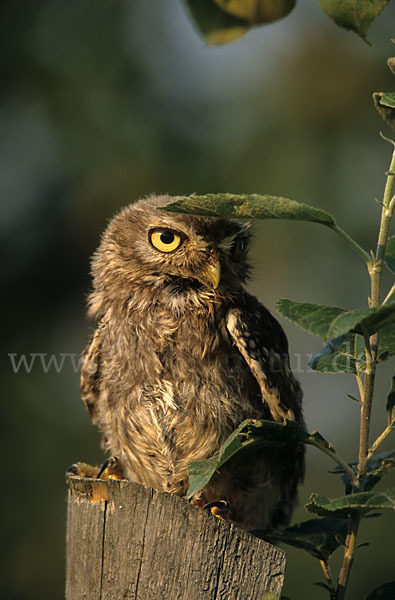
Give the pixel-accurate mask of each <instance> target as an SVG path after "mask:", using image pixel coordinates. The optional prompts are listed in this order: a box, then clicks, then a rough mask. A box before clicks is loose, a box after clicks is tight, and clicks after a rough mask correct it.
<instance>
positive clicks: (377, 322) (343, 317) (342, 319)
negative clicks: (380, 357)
mask: <svg viewBox="0 0 395 600" xmlns="http://www.w3.org/2000/svg"><path fill="white" fill-rule="evenodd" d="M394 322H395V302H392V303H390V304H384V305H383V306H379V307H378V308H360V309H358V310H353V311H350V312H345V313H343V314H339V316H337V317H336V318H335V319H334V320H333V322H332V323H331V324H330V327H329V329H328V332H327V340H329V339H331V338H336V337H338V336H340V335H344V334H345V333H349V332H356V333H360V334H362V335H363V334H364V331H366V333H367V334H368V335H372V334H373V333H377V332H378V331H380V330H381V329H383V328H384V327H388V326H389V325H391V324H392V323H394Z"/></svg>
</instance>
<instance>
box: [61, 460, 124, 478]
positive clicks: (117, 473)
mask: <svg viewBox="0 0 395 600" xmlns="http://www.w3.org/2000/svg"><path fill="white" fill-rule="evenodd" d="M67 473H72V474H73V475H78V476H79V477H91V478H92V479H125V476H124V474H123V469H122V465H121V463H120V462H119V460H118V459H117V457H116V456H110V458H107V460H105V461H104V463H103V464H102V465H101V466H100V467H98V466H97V465H88V463H84V462H76V463H74V464H72V465H71V466H70V467H69V468H68V469H67V470H66V474H67Z"/></svg>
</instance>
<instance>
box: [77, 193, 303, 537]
mask: <svg viewBox="0 0 395 600" xmlns="http://www.w3.org/2000/svg"><path fill="white" fill-rule="evenodd" d="M173 199H174V198H170V197H169V196H157V197H156V196H151V197H149V198H147V199H145V200H141V201H139V202H137V203H135V204H132V205H130V206H128V207H126V208H125V209H123V210H122V211H121V212H120V213H119V214H118V215H117V216H115V218H114V219H113V220H112V221H111V222H110V224H109V226H108V228H107V230H106V231H105V232H104V235H103V237H102V241H101V244H100V246H99V248H98V250H97V252H96V253H95V254H94V257H93V261H92V272H93V292H92V293H91V295H90V298H89V314H90V316H92V317H95V318H96V320H97V328H96V331H95V333H94V335H93V337H92V339H91V342H90V344H89V345H88V347H87V348H86V350H85V353H84V357H83V366H82V375H81V390H82V397H83V401H84V403H85V405H86V407H87V409H88V411H89V414H90V417H91V419H92V421H93V423H95V424H96V425H97V426H98V427H99V429H100V430H101V432H102V433H103V445H104V447H105V448H106V449H107V450H108V451H110V452H111V454H113V455H115V456H116V457H117V458H118V461H119V463H120V465H121V466H122V469H123V473H124V475H125V477H127V478H128V479H130V480H132V481H135V482H138V483H141V484H144V485H148V486H152V487H154V488H156V489H158V490H165V491H167V492H171V493H174V494H178V495H179V496H183V495H185V494H186V491H187V489H188V484H189V482H188V470H187V464H188V463H189V462H191V461H197V460H202V459H207V458H210V457H211V456H213V455H214V454H215V453H217V452H218V450H219V449H220V447H221V445H222V444H223V443H224V441H225V440H226V438H227V437H228V436H229V435H230V434H231V433H232V431H233V430H234V429H235V428H236V427H237V426H238V425H239V424H240V423H241V422H242V421H243V420H244V419H246V418H253V419H266V420H272V421H277V422H283V421H284V419H285V418H287V419H294V420H296V421H298V422H299V423H301V424H302V425H303V417H302V409H301V402H302V392H301V389H300V387H299V384H298V382H297V381H296V379H295V378H294V376H293V374H292V372H291V370H290V367H289V357H288V343H287V338H286V336H285V334H284V332H283V330H282V328H281V326H280V325H279V323H278V322H277V321H276V319H275V318H274V317H273V316H272V315H271V314H270V313H269V311H268V310H267V309H266V308H265V307H264V306H262V304H260V303H259V302H258V300H257V299H256V298H254V296H251V295H250V294H248V293H247V292H246V290H245V289H244V284H245V282H246V280H247V278H248V273H249V265H248V257H247V250H248V244H249V239H250V231H249V227H250V226H249V224H247V223H240V222H238V221H235V220H227V219H222V218H212V217H196V216H190V215H184V214H183V215H181V214H175V213H169V212H165V211H163V210H160V207H161V205H164V204H166V203H168V202H170V201H171V200H173ZM303 472H304V451H303V448H301V447H300V446H295V445H289V446H286V445H275V444H272V445H270V444H268V445H267V446H266V447H264V448H260V449H259V450H256V449H251V450H246V451H244V452H242V453H239V454H237V455H235V456H234V457H233V458H231V459H230V460H229V461H228V462H227V463H225V465H223V466H222V467H221V469H219V470H218V471H217V472H216V473H215V475H214V476H213V477H212V479H211V480H210V482H209V483H208V484H207V485H206V487H205V488H204V489H203V490H202V491H201V492H200V493H199V494H196V496H195V497H194V498H193V500H192V501H193V503H194V504H196V505H198V506H205V505H213V504H215V503H216V502H218V501H219V502H223V503H224V505H225V504H226V506H227V507H228V508H227V514H226V518H228V519H229V520H231V521H233V522H235V523H237V524H239V525H240V526H242V527H244V528H246V529H266V528H268V527H278V526H283V525H286V524H287V523H288V522H289V520H290V517H291V513H292V509H293V507H294V505H295V502H296V496H297V485H298V483H299V482H300V481H301V480H302V478H303Z"/></svg>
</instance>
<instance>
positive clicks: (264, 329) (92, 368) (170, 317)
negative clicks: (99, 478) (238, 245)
mask: <svg viewBox="0 0 395 600" xmlns="http://www.w3.org/2000/svg"><path fill="white" fill-rule="evenodd" d="M136 302H137V301H136V299H134V301H133V302H132V303H129V305H128V306H126V305H123V306H121V307H118V308H116V309H115V308H114V309H110V310H109V311H108V313H107V314H106V315H105V317H103V318H102V320H101V322H100V324H99V325H98V328H97V329H96V332H95V334H94V336H93V338H92V341H91V343H90V345H89V346H88V348H87V350H86V351H85V356H84V360H83V368H82V376H81V390H82V396H83V400H84V402H85V405H86V407H87V409H88V411H89V413H90V415H91V418H92V420H93V421H94V422H95V423H97V424H98V425H99V427H100V428H101V429H102V430H103V432H104V437H105V439H106V440H107V441H108V440H110V442H109V443H110V445H111V437H114V435H113V433H114V432H113V429H114V424H115V425H116V427H115V428H116V430H117V431H118V432H119V430H120V429H122V430H123V431H124V433H123V435H122V436H121V437H122V439H125V441H126V442H127V439H126V438H129V437H131V435H132V429H133V430H134V429H135V430H136V431H139V428H140V427H141V423H138V418H140V419H141V417H142V414H144V415H145V416H144V419H143V421H146V422H147V423H146V424H147V426H148V421H149V419H150V418H151V417H152V418H153V415H155V419H156V420H159V421H160V422H161V423H162V424H163V425H164V424H165V423H166V422H167V421H169V422H171V424H170V425H169V426H168V427H169V430H170V429H171V430H172V434H171V435H172V436H173V437H174V435H175V429H178V431H179V430H180V427H181V428H182V427H183V426H184V425H185V426H187V427H192V428H193V427H194V426H196V428H197V429H199V435H202V433H201V431H202V429H204V428H206V429H207V430H210V431H211V430H212V431H213V448H212V449H211V448H210V451H211V450H212V453H214V452H215V451H216V450H217V449H218V444H219V443H222V442H223V441H224V439H225V438H226V437H227V435H229V434H230V433H231V431H232V430H233V429H234V428H235V427H236V426H237V425H238V424H239V423H240V422H241V421H242V420H243V419H244V418H249V417H250V418H269V419H273V420H275V421H280V422H281V421H283V419H284V418H291V419H292V418H295V419H296V420H298V421H300V422H301V421H302V416H301V399H302V394H301V390H300V387H299V385H298V383H297V381H296V380H295V378H294V376H293V374H292V372H291V370H290V367H289V359H288V344H287V340H286V337H285V334H284V333H283V331H282V328H281V326H280V325H279V323H278V322H277V321H276V320H275V319H274V317H272V315H271V314H270V313H269V311H267V310H266V309H265V308H264V307H263V306H262V305H261V304H260V303H259V302H258V301H257V300H256V299H255V298H254V297H253V296H250V295H249V294H247V293H245V292H242V293H241V294H240V295H239V298H238V300H237V301H235V300H234V299H233V298H232V300H231V301H225V300H222V301H220V302H217V303H216V304H214V309H213V306H211V308H208V307H207V306H205V305H201V307H200V309H194V310H191V311H188V312H185V314H183V315H179V314H173V313H172V312H171V311H169V310H167V311H166V310H164V307H163V305H161V304H160V303H159V302H158V303H155V302H151V303H150V304H145V305H144V306H143V304H142V303H140V304H139V305H138V310H137V309H136V306H137V305H136ZM137 415H138V417H137ZM147 415H148V417H147ZM164 426H165V425H164ZM129 434H130V435H129ZM113 446H114V444H113V443H112V451H113V452H114V449H113ZM184 446H185V444H184ZM187 451H188V452H190V451H192V448H188V450H187ZM196 452H197V453H198V454H199V456H201V457H203V458H207V455H205V456H203V455H204V451H202V452H200V453H199V452H198V448H194V449H193V453H196Z"/></svg>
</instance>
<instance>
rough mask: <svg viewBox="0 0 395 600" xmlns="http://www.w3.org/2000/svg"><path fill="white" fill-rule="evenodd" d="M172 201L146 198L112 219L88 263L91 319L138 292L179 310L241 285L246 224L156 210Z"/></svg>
mask: <svg viewBox="0 0 395 600" xmlns="http://www.w3.org/2000/svg"><path fill="white" fill-rule="evenodd" d="M175 199H176V198H175V197H170V196H150V197H149V198H147V199H145V200H140V201H139V202H136V203H135V204H131V205H130V206H128V207H126V208H124V209H123V210H122V211H121V212H120V213H119V214H118V215H116V216H115V217H114V218H113V219H112V221H111V222H110V224H109V226H108V227H107V229H106V231H105V232H104V234H103V237H102V241H101V244H100V246H99V248H98V250H97V251H96V253H95V254H94V256H93V260H92V273H93V277H94V292H93V293H92V295H91V297H90V313H91V315H92V316H93V315H95V316H100V315H101V314H103V312H105V311H106V310H107V309H108V308H109V306H111V304H113V303H114V302H117V303H120V302H122V301H127V299H128V298H130V297H131V296H133V295H135V294H137V293H138V292H143V293H145V294H146V295H147V294H148V295H149V294H151V297H152V298H154V297H156V298H158V295H160V297H161V298H162V299H163V297H164V295H165V294H166V295H167V297H168V298H169V300H171V302H172V303H173V304H177V303H178V305H181V304H182V303H183V302H184V303H185V302H186V301H187V300H191V299H193V300H194V301H195V303H196V301H199V298H200V299H201V300H202V301H204V299H207V298H209V297H211V298H215V297H220V296H221V295H223V294H224V293H226V294H231V292H232V291H233V290H236V289H239V288H240V286H241V285H242V284H243V283H244V282H245V281H246V279H247V277H248V273H249V266H248V262H247V250H248V242H249V239H250V231H249V229H250V225H249V223H240V222H238V221H235V220H228V219H220V218H211V217H197V216H191V215H184V214H177V213H169V212H166V211H161V210H160V207H161V206H162V205H164V204H168V203H169V202H171V201H172V200H175ZM148 297H149V296H148Z"/></svg>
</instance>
